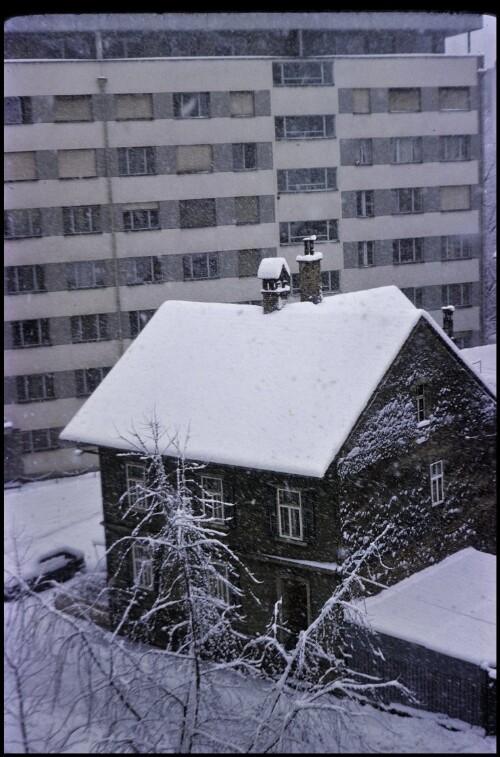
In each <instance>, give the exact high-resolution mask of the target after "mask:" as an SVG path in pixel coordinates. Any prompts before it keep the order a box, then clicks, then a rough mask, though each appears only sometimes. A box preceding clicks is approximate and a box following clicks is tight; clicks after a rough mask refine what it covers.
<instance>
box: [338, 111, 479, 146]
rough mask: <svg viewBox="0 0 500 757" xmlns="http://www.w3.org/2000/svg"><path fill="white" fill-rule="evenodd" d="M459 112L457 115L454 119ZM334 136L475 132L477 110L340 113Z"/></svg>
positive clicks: (416, 135)
mask: <svg viewBox="0 0 500 757" xmlns="http://www.w3.org/2000/svg"><path fill="white" fill-rule="evenodd" d="M457 113H460V118H457ZM336 124H337V130H336V133H337V137H338V139H342V138H353V137H373V135H374V134H384V135H385V136H386V137H418V136H424V135H431V136H434V135H436V134H477V133H478V131H479V119H478V112H477V111H476V110H470V111H446V112H444V111H443V112H441V111H440V112H437V113H434V112H432V113H430V112H428V113H422V112H419V113H387V112H386V113H374V114H372V116H371V117H370V118H367V117H365V116H356V115H353V114H347V113H343V114H339V115H338V116H337V117H336Z"/></svg>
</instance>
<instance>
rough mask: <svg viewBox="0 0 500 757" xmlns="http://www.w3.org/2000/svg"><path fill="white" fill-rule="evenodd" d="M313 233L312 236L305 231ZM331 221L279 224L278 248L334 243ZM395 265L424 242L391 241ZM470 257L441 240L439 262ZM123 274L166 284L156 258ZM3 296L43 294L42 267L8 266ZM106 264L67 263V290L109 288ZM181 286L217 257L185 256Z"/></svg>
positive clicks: (458, 244)
mask: <svg viewBox="0 0 500 757" xmlns="http://www.w3.org/2000/svg"><path fill="white" fill-rule="evenodd" d="M308 230H311V231H308ZM336 231H337V229H336V222H335V221H316V222H315V221H311V222H308V221H304V222H297V223H284V224H280V233H281V240H282V241H281V244H298V243H299V242H301V241H302V239H303V237H304V236H307V235H308V234H311V233H315V234H316V235H317V236H318V239H319V241H335V240H336V239H337V235H336ZM392 246H393V263H394V265H400V264H406V263H422V262H424V238H423V237H412V238H408V239H394V240H393V242H392ZM238 252H239V270H238V273H239V276H255V275H256V273H257V269H258V265H259V263H260V261H261V259H262V252H261V251H260V250H239V251H238ZM470 257H471V239H470V237H467V236H447V237H441V259H442V260H465V259H468V258H470ZM376 262H377V261H376V259H375V252H374V242H373V241H363V242H358V266H359V267H360V268H367V267H371V266H374V265H376ZM120 264H121V266H122V271H123V273H124V276H125V279H124V282H123V283H124V285H127V286H133V285H142V284H160V283H163V282H164V281H165V280H166V277H165V275H164V272H163V269H162V260H161V258H160V257H156V256H149V255H148V256H143V257H136V258H124V259H123V260H121V261H120ZM4 273H5V291H6V293H7V294H29V293H40V292H46V291H48V290H47V287H46V282H45V267H44V266H43V265H37V264H35V265H21V266H7V267H6V268H5V269H4ZM108 275H109V274H108V266H107V261H104V260H85V261H79V262H75V263H66V284H67V288H68V289H69V290H76V289H95V288H99V287H106V286H110V285H111V280H109V279H108ZM183 276H184V280H194V279H207V278H217V277H218V276H219V254H218V253H216V252H209V253H205V252H203V253H192V254H191V255H185V256H183Z"/></svg>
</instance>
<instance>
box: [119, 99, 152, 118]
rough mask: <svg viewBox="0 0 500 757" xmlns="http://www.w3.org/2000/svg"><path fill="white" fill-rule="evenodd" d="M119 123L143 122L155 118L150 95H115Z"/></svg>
mask: <svg viewBox="0 0 500 757" xmlns="http://www.w3.org/2000/svg"><path fill="white" fill-rule="evenodd" d="M114 100H115V110H116V119H117V121H143V120H151V119H152V118H153V97H152V95H150V94H133V95H114Z"/></svg>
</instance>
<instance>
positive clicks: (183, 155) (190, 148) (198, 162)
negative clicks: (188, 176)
mask: <svg viewBox="0 0 500 757" xmlns="http://www.w3.org/2000/svg"><path fill="white" fill-rule="evenodd" d="M176 158H177V173H209V172H210V171H212V170H213V161H212V145H178V146H177V148H176Z"/></svg>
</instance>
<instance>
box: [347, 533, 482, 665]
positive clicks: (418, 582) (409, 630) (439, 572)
mask: <svg viewBox="0 0 500 757" xmlns="http://www.w3.org/2000/svg"><path fill="white" fill-rule="evenodd" d="M362 604H364V606H365V610H366V616H367V620H368V622H369V624H370V626H371V627H372V628H373V629H374V630H375V631H378V632H379V633H384V634H387V635H389V636H394V637H396V638H398V639H404V640H405V641H409V642H412V643H414V644H419V645H421V646H423V647H425V648H426V649H432V650H434V651H435V652H440V653H442V654H445V655H448V656H450V657H455V658H458V659H460V660H465V661H467V662H471V663H474V664H476V665H480V666H482V667H486V668H496V557H495V555H489V554H486V553H484V552H479V551H478V550H476V549H474V548H473V547H467V548H466V549H462V550H460V552H456V553H455V554H453V555H450V556H449V557H446V558H445V559H444V560H442V561H441V562H440V563H437V564H436V565H432V566H431V567H429V568H425V570H421V571H420V572H419V573H415V574H414V575H412V576H410V577H409V578H405V579H404V580H403V581H401V582H400V583H398V584H396V585H395V586H392V587H390V588H388V589H384V591H382V592H381V593H380V594H377V595H376V596H374V597H368V599H366V600H364V602H363V603H362ZM353 619H354V620H355V619H356V618H355V616H353Z"/></svg>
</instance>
